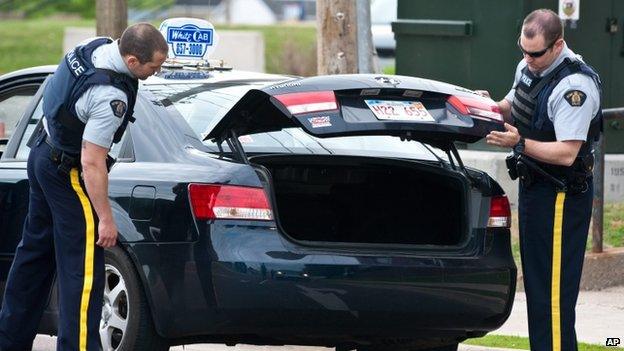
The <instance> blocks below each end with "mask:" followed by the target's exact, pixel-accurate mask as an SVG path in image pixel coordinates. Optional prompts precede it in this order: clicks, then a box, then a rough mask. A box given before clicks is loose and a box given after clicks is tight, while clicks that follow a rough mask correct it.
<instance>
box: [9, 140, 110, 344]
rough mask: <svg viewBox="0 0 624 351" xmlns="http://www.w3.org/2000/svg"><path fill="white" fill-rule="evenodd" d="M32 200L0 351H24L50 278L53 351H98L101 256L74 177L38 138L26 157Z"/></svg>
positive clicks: (11, 279)
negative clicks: (55, 322)
mask: <svg viewBox="0 0 624 351" xmlns="http://www.w3.org/2000/svg"><path fill="white" fill-rule="evenodd" d="M28 180H29V184H30V196H29V201H30V202H29V207H28V216H27V217H26V221H25V223H24V231H23V235H22V240H21V242H20V243H19V245H18V246H17V250H16V252H15V258H14V260H13V265H12V266H11V270H10V272H9V277H8V280H7V284H6V289H5V293H4V299H3V302H2V312H0V349H2V350H30V349H31V347H32V342H33V339H34V337H35V335H36V333H37V327H38V325H39V322H40V320H41V316H42V314H43V310H44V308H45V307H46V304H47V302H48V298H49V296H50V289H51V284H52V282H53V278H54V274H55V273H56V277H57V282H58V290H59V291H58V292H59V294H58V295H59V301H58V305H59V331H58V339H57V350H99V349H100V341H99V322H100V317H101V310H102V299H103V291H104V252H103V249H102V248H101V247H99V246H97V245H95V242H96V240H97V217H96V215H95V212H94V211H93V210H92V207H91V204H90V201H89V199H88V197H87V195H86V191H85V188H84V184H83V183H82V181H81V177H80V172H79V170H78V169H77V168H73V169H72V170H71V172H70V174H65V173H61V172H59V171H58V170H57V165H56V164H55V163H53V162H52V160H51V159H50V146H49V145H48V144H46V143H45V142H42V140H41V138H40V139H39V140H38V142H37V144H36V145H35V146H34V147H33V149H32V150H31V153H30V155H29V158H28Z"/></svg>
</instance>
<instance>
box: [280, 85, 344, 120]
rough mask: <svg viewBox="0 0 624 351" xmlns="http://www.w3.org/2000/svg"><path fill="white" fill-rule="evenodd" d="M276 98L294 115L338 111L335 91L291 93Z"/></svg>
mask: <svg viewBox="0 0 624 351" xmlns="http://www.w3.org/2000/svg"><path fill="white" fill-rule="evenodd" d="M275 98H276V99H277V100H278V101H279V102H281V103H282V104H283V105H284V106H286V108H287V109H288V111H290V113H292V114H293V115H297V114H300V113H310V112H319V111H330V110H337V109H338V102H337V101H336V95H335V94H334V92H333V91H312V92H305V93H290V94H282V95H276V96H275Z"/></svg>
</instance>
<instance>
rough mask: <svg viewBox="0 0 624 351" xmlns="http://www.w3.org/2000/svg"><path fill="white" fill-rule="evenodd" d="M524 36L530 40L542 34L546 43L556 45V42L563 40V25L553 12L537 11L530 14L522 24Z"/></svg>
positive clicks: (547, 10)
mask: <svg viewBox="0 0 624 351" xmlns="http://www.w3.org/2000/svg"><path fill="white" fill-rule="evenodd" d="M522 34H524V36H525V37H527V38H528V39H533V37H535V36H536V35H537V34H541V35H542V36H543V37H544V42H545V43H547V44H550V43H554V42H555V40H557V39H559V38H563V23H562V22H561V18H559V16H558V15H557V14H556V13H554V12H553V11H552V10H549V9H539V10H535V11H533V12H531V13H529V15H528V16H526V18H525V19H524V22H522Z"/></svg>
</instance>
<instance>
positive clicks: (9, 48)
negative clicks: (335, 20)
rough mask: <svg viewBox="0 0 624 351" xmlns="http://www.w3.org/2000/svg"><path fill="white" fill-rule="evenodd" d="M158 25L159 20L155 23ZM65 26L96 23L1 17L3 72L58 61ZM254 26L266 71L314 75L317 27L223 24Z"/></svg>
mask: <svg viewBox="0 0 624 351" xmlns="http://www.w3.org/2000/svg"><path fill="white" fill-rule="evenodd" d="M153 24H154V25H156V26H158V25H159V24H160V23H156V22H154V23H153ZM65 27H92V28H93V27H95V21H94V20H75V19H71V20H65V19H29V20H2V21H0V33H2V40H0V74H2V73H7V72H11V71H14V70H17V69H20V68H26V67H31V66H37V65H47V64H56V63H58V62H59V60H60V59H61V56H62V54H63V52H62V51H63V48H62V45H63V34H64V29H65ZM216 27H217V30H253V31H258V32H260V33H262V34H263V36H264V43H265V63H266V71H267V72H269V73H285V74H299V75H312V74H315V72H316V28H315V27H314V26H311V25H307V26H306V25H287V26H285V25H274V26H220V25H217V26H216Z"/></svg>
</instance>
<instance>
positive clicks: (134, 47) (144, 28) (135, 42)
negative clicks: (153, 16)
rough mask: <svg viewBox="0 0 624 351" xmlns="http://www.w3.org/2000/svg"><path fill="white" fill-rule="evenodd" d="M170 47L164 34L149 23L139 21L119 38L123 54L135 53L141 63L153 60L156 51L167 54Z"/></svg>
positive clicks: (120, 49) (120, 50)
mask: <svg viewBox="0 0 624 351" xmlns="http://www.w3.org/2000/svg"><path fill="white" fill-rule="evenodd" d="M168 51H169V47H168V46H167V42H166V41H165V38H164V37H163V35H162V34H161V33H160V32H159V31H158V29H156V27H154V26H152V25H151V24H149V23H145V22H142V23H137V24H133V25H131V26H130V27H128V28H126V30H124V32H123V33H122V34H121V39H120V40H119V52H120V53H121V55H122V56H127V55H133V56H136V58H137V59H138V60H139V62H140V63H141V64H144V63H147V62H150V61H152V58H153V57H154V53H155V52H161V53H163V54H165V56H166V55H167V52H168Z"/></svg>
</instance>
